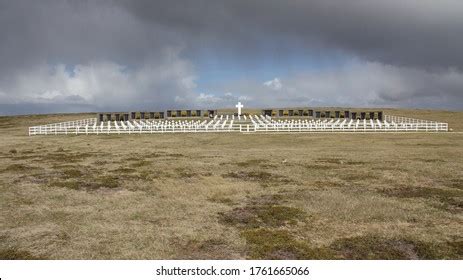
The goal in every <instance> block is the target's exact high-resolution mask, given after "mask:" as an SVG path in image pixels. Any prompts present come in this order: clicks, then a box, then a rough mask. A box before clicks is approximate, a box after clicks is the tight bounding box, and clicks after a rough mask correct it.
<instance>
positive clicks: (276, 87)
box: [264, 78, 283, 90]
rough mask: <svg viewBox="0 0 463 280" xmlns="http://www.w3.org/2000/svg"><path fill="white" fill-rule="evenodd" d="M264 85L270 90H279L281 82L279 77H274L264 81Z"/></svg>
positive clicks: (281, 85)
mask: <svg viewBox="0 0 463 280" xmlns="http://www.w3.org/2000/svg"><path fill="white" fill-rule="evenodd" d="M264 86H266V87H268V88H270V89H272V90H281V88H282V87H283V84H282V83H281V81H280V79H279V78H274V79H273V80H270V81H266V82H264Z"/></svg>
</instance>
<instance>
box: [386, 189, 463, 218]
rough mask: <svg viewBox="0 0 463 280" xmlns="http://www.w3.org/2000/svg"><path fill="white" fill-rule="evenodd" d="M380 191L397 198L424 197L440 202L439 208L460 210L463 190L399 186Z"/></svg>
mask: <svg viewBox="0 0 463 280" xmlns="http://www.w3.org/2000/svg"><path fill="white" fill-rule="evenodd" d="M380 192H381V193H383V194H385V195H387V196H393V197H398V198H424V199H430V200H437V201H439V202H440V204H439V205H438V207H439V208H441V209H443V210H447V211H451V212H454V211H458V212H459V211H461V210H462V209H463V191H461V190H459V189H453V190H452V189H442V188H437V187H434V188H431V187H400V188H391V189H382V190H380Z"/></svg>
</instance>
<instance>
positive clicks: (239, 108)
mask: <svg viewBox="0 0 463 280" xmlns="http://www.w3.org/2000/svg"><path fill="white" fill-rule="evenodd" d="M235 107H236V108H238V116H241V108H243V104H241V102H238V104H236V105H235Z"/></svg>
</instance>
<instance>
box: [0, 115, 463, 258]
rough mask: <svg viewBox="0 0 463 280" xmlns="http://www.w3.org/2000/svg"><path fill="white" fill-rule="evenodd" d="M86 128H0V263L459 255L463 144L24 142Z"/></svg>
mask: <svg viewBox="0 0 463 280" xmlns="http://www.w3.org/2000/svg"><path fill="white" fill-rule="evenodd" d="M395 113H396V114H397V115H404V116H410V117H417V118H427V119H436V120H441V121H448V122H449V123H450V126H451V127H453V128H454V129H455V130H459V131H463V129H462V128H463V127H461V125H460V123H463V113H461V112H458V113H451V112H433V111H427V110H421V111H413V110H408V111H397V112H395ZM86 117H93V115H62V116H60V115H53V116H23V117H8V118H3V117H2V118H0V135H1V136H0V142H1V143H2V145H1V146H0V163H1V166H0V194H1V195H0V211H1V212H2V215H1V216H0V259H163V258H169V259H178V258H180V259H185V258H189V259H204V258H208V259H209V258H213V259H241V258H243V259H244V258H254V259H261V258H273V259H307V258H310V259H323V258H328V259H346V258H347V259H462V258H463V253H462V251H461V248H462V247H463V246H462V242H463V226H462V224H463V209H462V208H463V185H462V184H463V168H462V166H463V134H457V133H448V134H421V133H420V134H293V135H289V134H285V135H271V134H269V135H241V134H233V135H230V134H168V135H167V134H166V135H122V136H117V135H116V136H104V135H102V136H88V137H86V136H77V137H76V136H67V137H66V136H57V137H54V136H51V137H28V136H26V133H27V126H28V125H36V124H44V123H49V122H57V121H62V120H73V119H79V118H86Z"/></svg>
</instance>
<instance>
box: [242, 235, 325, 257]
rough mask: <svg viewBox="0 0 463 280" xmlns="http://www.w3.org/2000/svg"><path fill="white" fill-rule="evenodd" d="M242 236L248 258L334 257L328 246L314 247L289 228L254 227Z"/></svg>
mask: <svg viewBox="0 0 463 280" xmlns="http://www.w3.org/2000/svg"><path fill="white" fill-rule="evenodd" d="M241 236H242V237H244V238H245V239H246V244H247V246H248V258H250V259H264V260H308V259H311V260H315V259H333V257H334V255H333V254H332V252H331V251H330V250H329V249H326V248H313V247H311V246H309V244H308V243H307V242H304V241H300V240H297V239H296V238H295V237H294V236H293V235H292V234H291V233H290V232H289V231H288V230H271V229H265V228H260V229H252V230H245V231H243V232H242V233H241Z"/></svg>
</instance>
